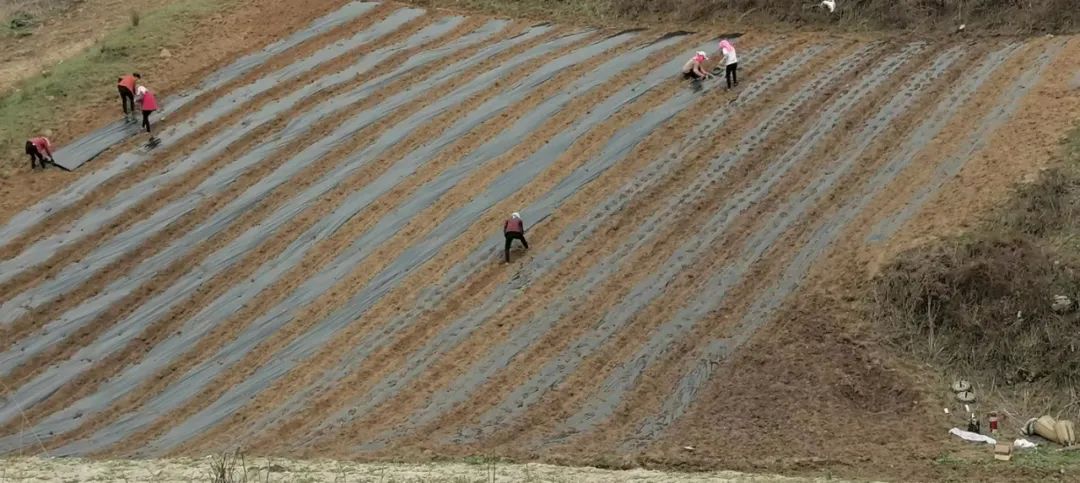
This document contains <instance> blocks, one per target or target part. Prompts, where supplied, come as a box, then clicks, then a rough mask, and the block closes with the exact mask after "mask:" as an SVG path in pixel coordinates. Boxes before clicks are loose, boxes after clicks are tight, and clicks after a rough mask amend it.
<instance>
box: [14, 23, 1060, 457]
mask: <svg viewBox="0 0 1080 483" xmlns="http://www.w3.org/2000/svg"><path fill="white" fill-rule="evenodd" d="M714 34H715V33H713V34H710V33H705V32H703V33H685V32H675V33H668V32H662V31H651V30H638V31H623V32H611V31H599V30H588V29H582V28H573V27H564V26H557V25H548V24H539V25H537V24H534V23H530V22H521V21H513V20H503V19H491V18H475V17H464V16H459V15H456V14H450V13H446V12H440V11H424V10H421V9H416V8H409V7H404V6H401V5H397V4H392V3H353V4H349V5H347V6H345V7H343V9H342V10H341V11H339V12H337V13H334V14H331V15H330V16H329V17H327V18H324V19H322V20H320V21H319V22H317V23H316V24H313V25H312V26H311V27H309V28H308V29H306V30H303V31H301V32H299V33H297V34H296V35H295V36H294V37H291V38H289V39H284V40H282V41H281V42H279V43H277V44H274V45H272V46H269V47H267V48H266V49H264V50H263V51H261V52H257V53H254V54H252V55H251V56H249V57H245V58H244V59H241V60H239V61H237V62H236V63H235V64H233V65H231V66H230V67H229V68H227V69H226V70H224V71H222V72H219V73H218V74H215V75H213V76H211V77H210V78H208V79H207V80H206V82H204V83H203V84H202V85H200V86H199V87H198V88H196V90H194V91H192V92H191V93H189V94H188V95H187V96H176V97H173V98H170V99H169V102H168V105H167V106H166V108H167V109H168V111H169V112H168V119H167V122H166V124H165V130H164V131H163V132H162V134H161V138H162V144H161V145H160V146H159V147H157V148H156V149H154V150H152V151H147V150H145V149H144V148H139V149H136V150H134V151H130V152H119V151H118V150H115V149H114V150H111V151H107V152H105V153H104V154H102V155H101V156H100V157H98V159H96V160H94V161H93V162H91V163H89V164H87V165H86V166H84V167H83V168H80V169H82V170H89V171H91V172H90V173H87V174H85V175H84V176H82V177H81V178H79V179H78V180H77V181H75V182H73V183H72V184H71V185H70V187H68V188H67V189H66V190H64V191H62V192H60V193H58V194H56V195H53V196H51V197H49V198H47V199H45V200H43V201H42V202H40V203H39V204H38V205H36V206H34V207H32V208H30V209H28V210H26V211H25V212H23V213H21V214H19V215H17V216H16V217H14V218H12V219H11V220H8V221H7V222H6V224H5V225H4V226H3V227H2V228H0V303H2V305H0V381H2V382H3V385H2V387H0V389H2V390H3V396H2V397H3V398H2V399H0V451H2V452H4V453H28V452H29V453H37V452H47V453H48V454H51V455H103V454H119V455H141V456H157V455H168V454H205V452H206V451H212V450H219V449H222V448H229V447H234V446H236V445H242V446H244V447H247V448H251V449H253V450H257V451H260V452H266V453H288V454H318V455H330V454H341V455H348V456H357V455H365V454H367V455H375V454H394V453H395V451H398V450H400V449H403V448H430V449H434V450H436V451H438V452H455V453H456V452H465V453H468V452H481V451H483V452H487V451H500V449H505V448H512V449H513V450H514V451H522V452H531V453H540V454H544V453H549V454H554V453H555V452H558V451H561V450H562V449H565V448H569V447H574V446H576V445H585V444H589V445H596V444H601V445H603V446H604V447H605V448H610V449H611V451H614V452H624V453H635V452H641V451H646V450H648V448H650V446H652V445H654V444H656V443H657V442H659V441H663V440H665V438H670V437H671V435H672V432H673V431H681V430H680V429H679V428H680V427H699V428H701V427H705V428H707V427H709V426H710V424H711V422H710V418H711V417H712V416H710V414H709V412H708V411H703V410H702V408H703V407H712V406H711V405H716V404H721V405H722V404H723V400H722V398H723V397H724V396H723V395H722V394H721V395H718V394H717V393H716V389H717V388H722V387H725V386H724V385H725V384H726V382H725V381H726V378H728V377H729V374H727V373H726V372H725V370H724V368H725V361H726V360H728V359H729V358H730V357H732V356H734V355H736V354H739V353H740V351H744V350H747V349H746V347H749V346H748V344H752V343H753V338H754V336H755V334H757V333H759V331H762V330H764V329H763V328H768V327H769V323H770V321H772V320H774V319H775V318H776V317H777V316H778V314H780V313H781V312H783V311H784V310H785V308H786V307H787V304H789V303H790V302H791V301H792V300H794V299H797V297H796V295H797V294H798V293H799V291H800V287H801V286H804V285H805V284H806V283H807V282H808V281H811V280H817V279H818V277H821V276H824V275H823V274H824V273H826V272H828V271H829V267H830V264H831V263H833V261H834V260H835V259H836V257H842V258H852V259H866V260H871V259H872V258H873V256H875V254H879V253H884V252H885V251H887V250H888V249H887V247H890V246H894V245H891V244H896V243H901V242H902V240H903V239H905V238H908V239H910V238H911V237H912V236H918V235H919V234H922V233H925V232H926V230H930V231H933V230H934V229H935V228H934V227H935V226H937V225H934V223H935V222H938V223H940V222H941V220H949V219H955V218H956V217H961V218H962V215H963V214H964V213H965V210H971V209H975V208H977V207H978V206H980V203H981V200H983V198H984V197H985V195H986V193H984V192H982V191H981V189H983V188H986V189H992V188H994V187H997V186H1001V185H1003V183H1005V182H1006V181H1009V180H1014V179H1015V178H1016V177H1018V176H1019V175H1022V174H1024V173H1025V172H1027V170H1030V169H1031V166H1030V164H1031V163H1026V162H1024V161H1023V160H1025V159H1033V158H1040V156H1041V157H1045V156H1046V155H1045V153H1046V151H1047V150H1048V149H1050V147H1052V146H1053V145H1054V143H1055V142H1056V136H1057V135H1058V134H1060V132H1062V131H1063V130H1064V129H1065V128H1066V127H1067V122H1065V121H1064V120H1065V119H1069V117H1068V115H1069V114H1070V113H1075V112H1076V108H1077V107H1078V106H1077V105H1076V104H1077V100H1076V99H1075V98H1074V97H1075V96H1073V97H1070V96H1067V95H1065V93H1067V92H1068V91H1069V89H1072V87H1069V86H1070V85H1071V84H1070V83H1071V82H1073V80H1072V77H1073V75H1074V74H1075V73H1076V72H1080V65H1078V64H1080V41H1077V40H1075V39H1074V38H1071V37H1057V38H1039V39H1032V40H1024V41H1021V40H1009V39H999V40H985V41H978V42H976V41H963V40H953V41H934V42H897V41H889V40H865V39H857V38H846V37H842V36H830V35H815V34H790V35H769V34H763V33H748V34H746V35H744V36H742V37H739V38H738V40H737V43H738V46H739V48H740V56H741V60H740V65H741V66H742V70H741V74H740V75H741V85H740V86H739V87H738V88H736V89H734V90H732V91H726V90H725V89H724V88H723V86H722V85H721V84H722V80H721V81H720V82H718V81H716V80H711V81H707V82H705V83H704V84H703V86H702V88H701V89H693V88H691V87H690V86H689V85H688V84H686V83H685V82H684V81H681V80H680V79H678V78H677V73H678V70H679V67H680V66H681V64H682V62H683V61H684V60H685V59H686V58H687V56H688V55H689V53H690V52H692V51H694V50H697V49H705V50H709V51H710V52H711V51H714V50H715V35H714ZM110 142H111V141H110ZM87 143H89V144H94V143H97V144H94V145H95V146H96V145H100V142H99V141H94V142H90V141H87ZM89 144H84V145H80V146H85V145H89ZM80 149H81V148H80ZM92 151H94V152H93V153H90V154H86V157H87V158H89V157H90V156H93V155H97V154H98V153H97V151H100V150H92ZM70 154H72V155H73V156H75V155H76V154H77V153H75V152H74V151H71V152H70ZM84 154H85V153H84ZM513 211H520V212H521V213H522V215H523V218H524V220H525V222H526V224H527V226H528V233H527V236H528V238H529V243H530V246H531V250H529V251H521V250H518V251H515V252H514V261H513V262H512V263H511V264H508V265H507V264H504V263H502V259H501V257H502V251H501V250H502V234H501V226H502V221H503V220H504V219H505V218H506V216H507V215H508V214H509V213H511V212H513ZM919 227H923V228H922V230H923V231H920V229H919ZM913 234H914V235H913ZM860 257H861V258H860ZM718 398H719V399H718ZM718 401H719V402H718ZM702 405H705V406H702Z"/></svg>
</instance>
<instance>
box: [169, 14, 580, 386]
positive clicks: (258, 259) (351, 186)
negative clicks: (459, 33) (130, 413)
mask: <svg viewBox="0 0 1080 483" xmlns="http://www.w3.org/2000/svg"><path fill="white" fill-rule="evenodd" d="M544 38H548V37H545V36H543V35H541V36H538V37H537V36H534V37H533V39H532V40H531V41H526V42H525V44H526V45H531V44H534V43H536V42H539V41H540V40H543V39H544ZM576 38H582V37H580V36H578V37H576ZM568 41H572V39H571V40H568ZM562 43H564V44H565V43H566V41H564V42H562ZM515 52H516V51H514V50H511V51H509V52H508V53H507V54H503V55H496V56H493V57H492V59H491V61H492V62H499V61H500V60H502V61H505V60H506V59H505V58H504V57H505V56H506V55H510V54H514V53H515ZM482 53H491V52H482ZM473 78H474V77H473V76H470V75H464V76H462V77H461V78H459V79H456V80H455V81H454V82H455V85H459V86H466V85H468V84H469V82H470V79H473ZM475 102H479V100H477V101H474V102H472V104H471V105H475ZM423 105H425V103H424V102H419V103H417V104H415V105H414V107H421V106H423ZM469 110H470V104H466V105H464V106H462V107H461V108H459V109H458V110H456V111H453V112H451V113H450V114H449V115H460V114H461V113H463V112H469ZM410 111H415V109H405V113H404V114H402V115H401V116H404V115H405V114H407V113H409V112H410ZM423 112H424V111H423V110H421V111H419V112H416V113H415V114H420V117H421V118H423V119H426V118H427V115H424V114H423ZM398 117H400V116H398ZM384 127H385V126H384ZM387 132H389V131H387ZM406 132H408V131H406ZM425 134H430V133H427V132H424V131H420V132H417V133H415V136H414V137H418V138H420V139H423V137H424V135H425ZM360 145H362V144H358V145H357V146H360ZM366 178H367V177H365V176H360V177H354V178H353V179H352V180H351V182H350V183H348V184H347V185H346V186H344V187H343V188H341V189H338V190H337V191H338V195H340V194H341V193H343V192H348V191H349V190H355V189H358V188H359V187H361V186H362V184H361V185H357V184H356V183H357V182H358V180H364V179H366ZM339 197H340V196H339ZM315 206H317V207H318V208H319V209H324V208H327V207H329V208H333V207H334V206H335V205H333V204H330V203H321V204H317V205H315ZM316 211H319V210H318V209H317V210H316ZM323 213H325V212H323ZM317 219H318V218H314V217H302V218H301V221H302V223H300V224H299V226H291V227H290V228H291V229H290V230H289V232H290V233H291V235H292V236H284V237H281V241H282V243H281V245H284V244H285V242H286V241H288V240H291V239H295V235H296V234H297V232H299V231H301V230H302V229H303V227H304V226H307V225H308V224H309V223H311V222H313V221H314V220H317ZM284 221H288V220H279V221H278V223H277V225H280V224H281V223H282V222H284ZM261 252H262V250H260V253H258V254H256V255H255V256H251V257H248V261H247V262H245V265H246V266H251V267H252V268H254V267H257V266H258V265H259V264H261V263H263V262H262V261H264V260H266V259H267V258H270V257H271V255H273V252H270V251H269V250H267V252H268V253H265V254H264V253H261ZM244 271H245V272H246V271H249V270H244ZM224 275H228V274H224ZM226 278H228V277H226ZM271 280H273V278H271ZM215 281H216V280H215ZM232 281H233V282H235V281H236V280H232ZM212 286H213V285H212ZM229 287H230V284H228V283H226V284H221V285H217V288H218V289H219V290H218V293H213V292H212V294H213V295H215V296H217V295H220V293H219V292H220V291H223V290H226V289H228V288H229ZM203 299H204V300H206V301H208V302H209V301H211V300H214V299H213V298H208V297H203ZM201 308H202V306H200V305H187V306H185V307H183V309H184V310H186V311H189V312H194V311H198V310H199V309H201ZM260 308H265V305H262V304H253V305H251V306H250V309H251V310H259V309H260ZM232 310H236V309H232ZM249 311H250V310H249ZM228 313H229V312H225V315H228ZM256 313H257V312H256ZM189 315H191V314H190V313H188V314H187V315H184V314H176V316H175V317H173V319H176V320H178V321H179V320H183V319H184V318H186V317H187V316H189ZM214 320H217V319H214ZM212 322H213V321H212ZM222 327H225V328H227V327H228V324H222ZM204 330H205V329H204ZM168 332H171V331H167V332H165V334H167V333H168ZM202 332H203V331H202V330H200V331H197V333H202ZM159 335H164V334H159ZM227 340H229V338H223V337H222V335H221V333H220V332H214V333H211V337H208V338H205V339H203V343H200V347H199V349H203V350H205V349H207V347H201V346H203V345H205V344H211V346H213V345H218V346H220V344H223V343H224V342H225V341H227ZM196 352H199V351H198V350H196ZM170 357H172V356H170ZM198 360H200V359H199V358H195V359H194V361H191V362H197V361H198ZM180 364H181V365H180V367H179V369H182V368H183V364H184V363H180ZM177 369H178V368H177V367H173V368H172V371H170V372H174V371H176V370H177ZM181 374H182V372H181ZM176 376H179V374H176Z"/></svg>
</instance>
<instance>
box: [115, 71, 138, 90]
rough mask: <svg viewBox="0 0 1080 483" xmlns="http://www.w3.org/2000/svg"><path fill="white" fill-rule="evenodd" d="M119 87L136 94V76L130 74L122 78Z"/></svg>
mask: <svg viewBox="0 0 1080 483" xmlns="http://www.w3.org/2000/svg"><path fill="white" fill-rule="evenodd" d="M116 85H118V86H122V87H127V90H129V91H131V92H132V93H134V92H135V76H133V75H131V74H128V75H125V76H122V77H120V80H119V81H118V82H117V83H116Z"/></svg>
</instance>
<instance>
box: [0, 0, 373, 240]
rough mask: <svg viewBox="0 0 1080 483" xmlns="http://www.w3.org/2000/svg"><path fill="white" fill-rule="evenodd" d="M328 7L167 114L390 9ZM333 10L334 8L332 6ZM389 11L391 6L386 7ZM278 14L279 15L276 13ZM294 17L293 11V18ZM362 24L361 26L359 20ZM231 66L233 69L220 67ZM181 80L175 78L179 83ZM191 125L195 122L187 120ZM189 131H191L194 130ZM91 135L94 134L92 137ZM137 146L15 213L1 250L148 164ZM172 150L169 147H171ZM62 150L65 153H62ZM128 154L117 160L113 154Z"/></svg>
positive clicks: (183, 114)
mask: <svg viewBox="0 0 1080 483" xmlns="http://www.w3.org/2000/svg"><path fill="white" fill-rule="evenodd" d="M327 3H328V2H316V3H309V4H308V5H305V9H304V13H303V14H306V15H312V16H319V15H321V16H319V17H318V18H316V19H314V20H313V21H312V22H311V23H310V24H308V25H307V27H306V28H304V29H301V30H299V31H296V32H293V33H292V34H291V35H289V36H287V37H285V38H283V39H280V40H277V41H275V42H272V43H270V44H269V45H267V46H266V47H264V48H262V49H261V50H258V51H255V52H252V53H250V54H247V55H245V56H243V57H240V58H239V59H235V60H232V61H228V60H223V61H220V62H218V64H217V65H207V66H204V67H203V72H205V77H204V78H203V79H202V82H201V83H200V84H199V86H198V87H196V88H195V89H194V90H191V91H185V92H184V93H183V94H181V95H180V96H168V97H167V98H166V99H165V101H164V103H165V104H166V105H165V109H166V110H167V112H166V114H168V116H169V117H172V118H173V119H174V121H175V120H181V121H183V120H184V119H185V118H188V117H194V116H193V114H194V113H193V112H192V111H201V110H203V109H205V108H206V107H207V106H208V105H209V104H210V103H211V102H212V101H213V100H215V99H219V98H221V97H222V96H224V95H226V94H227V93H228V92H229V91H231V90H232V89H233V87H232V86H235V85H247V84H249V83H251V82H253V81H255V80H256V79H258V78H259V77H262V76H264V75H266V74H267V73H268V72H270V71H276V70H278V69H280V68H281V67H283V65H282V62H290V63H291V61H286V60H284V59H285V57H287V56H288V55H284V56H283V55H282V54H288V53H290V52H291V53H293V56H294V57H300V58H302V57H305V56H307V55H309V54H310V53H311V52H313V51H315V50H318V49H319V48H321V47H323V46H325V44H326V42H328V41H332V40H333V39H336V38H338V37H340V36H343V35H344V32H346V31H348V30H350V29H355V28H358V27H359V28H364V26H365V25H366V24H369V23H370V22H371V21H374V20H376V19H378V18H379V14H378V11H377V10H378V9H379V7H380V6H383V5H388V4H376V3H365V2H351V3H349V4H346V5H345V6H342V7H340V8H336V10H333V11H329V10H328V9H327V7H328V6H329V5H328V4H327ZM283 8H285V9H289V7H288V6H285V7H283ZM332 8H333V7H332ZM385 8H387V9H389V8H390V7H385ZM271 13H279V12H271ZM292 13H295V12H290V14H292ZM358 18H359V19H360V20H358V21H357V19H358ZM225 62H228V65H221V64H225ZM177 80H179V79H170V81H177ZM150 82H151V84H152V85H155V86H157V87H158V88H159V89H164V88H165V87H163V86H162V85H159V84H158V83H157V82H155V81H153V80H151V81H150ZM188 121H193V120H192V119H188ZM188 127H191V126H190V125H189V126H188ZM91 135H92V134H91ZM137 144H138V142H137V141H134V140H129V141H128V142H121V143H118V144H116V145H114V146H112V147H110V148H109V149H108V150H107V151H106V153H102V154H101V155H99V156H98V159H97V160H96V161H95V162H94V163H92V164H90V165H87V166H84V167H83V168H82V169H81V170H80V171H84V172H88V173H82V174H81V175H80V177H79V178H78V179H77V180H75V181H73V182H71V183H69V184H67V185H65V186H63V187H62V189H60V190H59V191H57V192H55V193H52V194H50V195H48V197H47V198H45V199H43V200H41V201H39V202H38V203H36V204H34V205H32V206H29V207H27V208H26V209H24V210H23V211H22V212H19V213H17V214H15V215H14V216H13V217H12V218H11V219H10V220H8V221H7V223H6V224H5V225H4V226H3V228H0V246H3V245H7V244H8V243H10V242H11V241H12V240H14V239H15V238H17V237H19V236H21V235H23V234H24V232H25V231H27V230H28V229H30V228H32V227H33V226H34V225H36V224H37V223H39V222H40V221H41V220H43V219H45V218H47V217H49V216H52V215H53V214H55V213H58V212H60V211H62V210H63V209H66V208H67V207H68V206H70V205H71V204H73V203H77V202H79V201H80V200H81V199H82V198H83V197H84V196H86V194H87V193H90V192H91V191H94V190H96V189H98V188H100V187H102V185H104V184H106V183H107V182H108V181H109V180H111V179H113V178H114V177H115V176H117V175H119V174H120V173H124V172H125V171H128V170H129V168H130V167H131V166H132V165H134V164H137V163H141V162H144V161H146V157H145V156H135V155H134V152H132V151H128V149H132V148H134V146H135V145H137ZM166 148H167V147H166ZM61 151H63V150H62V149H61ZM116 151H126V153H125V154H121V155H118V156H116V157H113V158H112V159H104V158H108V157H109V155H108V153H110V152H112V153H114V154H115V152H116Z"/></svg>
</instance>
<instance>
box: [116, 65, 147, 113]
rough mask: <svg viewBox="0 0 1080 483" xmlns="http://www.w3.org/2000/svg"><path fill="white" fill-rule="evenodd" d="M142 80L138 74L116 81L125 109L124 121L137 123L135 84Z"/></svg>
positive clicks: (122, 77) (128, 75) (125, 76)
mask: <svg viewBox="0 0 1080 483" xmlns="http://www.w3.org/2000/svg"><path fill="white" fill-rule="evenodd" d="M138 79H142V76H141V75H139V73H138V72H136V73H133V74H127V75H124V76H121V77H120V78H119V79H117V81H116V90H118V91H120V105H121V107H123V108H124V121H125V122H135V82H136V81H137V80H138Z"/></svg>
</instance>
